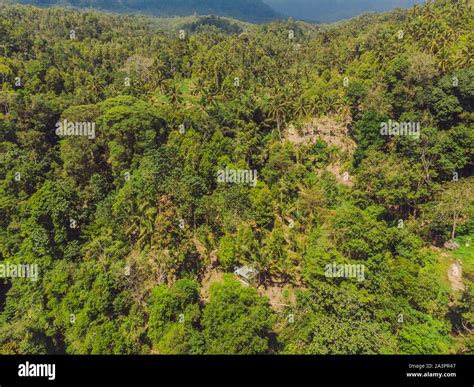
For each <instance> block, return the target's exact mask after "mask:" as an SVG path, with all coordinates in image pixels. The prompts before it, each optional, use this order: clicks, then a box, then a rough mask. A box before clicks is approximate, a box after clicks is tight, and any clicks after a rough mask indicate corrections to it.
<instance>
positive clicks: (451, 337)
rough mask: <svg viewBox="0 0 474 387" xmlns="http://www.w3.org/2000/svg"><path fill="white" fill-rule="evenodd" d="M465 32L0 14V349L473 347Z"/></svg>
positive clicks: (68, 13) (463, 7)
mask: <svg viewBox="0 0 474 387" xmlns="http://www.w3.org/2000/svg"><path fill="white" fill-rule="evenodd" d="M473 16H474V15H473V9H472V3H468V2H464V1H448V0H439V1H436V2H434V3H429V4H426V5H423V6H416V7H414V8H412V9H409V10H397V11H393V12H390V13H386V14H382V15H377V14H371V15H365V16H362V17H358V18H355V19H351V20H350V21H348V22H344V23H338V24H335V25H328V26H316V25H311V24H306V23H303V22H295V21H293V20H288V21H285V22H283V21H276V22H272V23H269V24H262V25H250V24H246V23H241V22H237V21H233V20H229V19H222V18H218V17H204V18H199V17H191V18H184V19H181V18H173V19H158V18H152V17H137V16H134V17H126V16H114V15H110V14H107V13H100V12H97V11H90V10H88V11H78V10H72V9H62V8H35V7H31V6H24V5H7V6H0V52H1V57H0V80H1V88H0V118H1V120H0V149H1V157H0V270H1V271H0V277H5V278H3V279H2V278H0V353H2V354H45V353H55V354H56V353H69V354H132V353H138V354H149V353H154V354H375V353H378V354H388V353H395V354H442V353H473V351H474V306H473V305H474V301H473V300H474V299H473V297H474V287H473V281H474V256H473V248H472V244H473V242H474V240H473V239H474V222H473V215H474V203H473V201H474V178H473V177H472V173H473V167H474V160H473V157H472V155H473V153H474V152H473V150H474V131H473V126H474V123H473V121H474V113H473V109H472V108H473V101H474V28H473V27H474V25H473V24H474V17H473ZM12 265H13V267H15V266H14V265H24V266H27V267H37V268H38V272H37V273H36V274H37V275H35V276H32V275H30V276H25V278H21V277H22V276H20V275H18V273H16V274H17V275H13V274H12V272H11V270H10V269H8V270H9V275H8V273H7V272H6V270H5V267H6V266H8V267H10V266H12ZM236 269H239V270H241V271H237V272H238V273H241V272H246V273H247V274H248V273H253V277H252V279H251V281H250V280H249V281H248V283H247V284H245V285H244V284H242V281H244V282H245V278H242V277H239V276H238V275H236V274H234V271H235V270H236ZM244 269H245V270H244ZM243 275H246V274H243Z"/></svg>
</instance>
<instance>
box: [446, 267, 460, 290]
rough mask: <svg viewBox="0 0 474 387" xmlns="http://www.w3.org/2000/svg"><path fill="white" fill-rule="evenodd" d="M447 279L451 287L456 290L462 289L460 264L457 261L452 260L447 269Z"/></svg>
mask: <svg viewBox="0 0 474 387" xmlns="http://www.w3.org/2000/svg"><path fill="white" fill-rule="evenodd" d="M448 279H449V282H450V284H451V288H452V289H453V290H456V291H463V290H464V284H463V282H462V266H461V263H460V262H459V261H456V262H453V263H452V264H451V265H450V266H449V269H448Z"/></svg>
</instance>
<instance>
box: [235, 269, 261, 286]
mask: <svg viewBox="0 0 474 387" xmlns="http://www.w3.org/2000/svg"><path fill="white" fill-rule="evenodd" d="M234 274H235V275H236V276H237V278H238V279H239V280H240V282H242V283H243V284H244V285H247V286H250V285H255V284H256V283H257V275H258V271H257V270H256V269H254V268H253V267H250V266H242V267H239V268H237V269H235V270H234Z"/></svg>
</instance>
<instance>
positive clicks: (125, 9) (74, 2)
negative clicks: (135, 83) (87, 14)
mask: <svg viewBox="0 0 474 387" xmlns="http://www.w3.org/2000/svg"><path fill="white" fill-rule="evenodd" d="M15 1H16V2H18V3H22V4H32V5H36V6H41V7H48V6H55V5H59V6H73V7H78V8H95V9H100V10H106V11H112V12H120V13H142V14H150V15H156V16H162V17H166V16H188V15H193V14H198V15H210V14H213V15H220V16H229V17H234V18H237V19H240V20H246V21H251V22H266V21H270V20H275V19H278V18H281V17H282V15H280V14H279V13H278V12H276V11H275V10H273V9H272V8H271V7H269V6H268V5H267V4H265V3H264V2H263V1H262V0H15Z"/></svg>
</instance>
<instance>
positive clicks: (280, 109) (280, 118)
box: [264, 88, 289, 139]
mask: <svg viewBox="0 0 474 387" xmlns="http://www.w3.org/2000/svg"><path fill="white" fill-rule="evenodd" d="M288 107H289V103H288V100H287V96H286V93H285V91H284V90H282V89H280V88H277V89H274V90H273V94H272V95H271V96H270V98H268V101H267V104H266V105H265V106H264V110H265V111H266V112H267V114H268V115H269V117H270V118H271V119H272V120H274V121H275V122H276V124H277V129H278V134H279V136H280V139H281V126H282V125H283V123H284V121H285V116H286V114H287V110H288Z"/></svg>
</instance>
